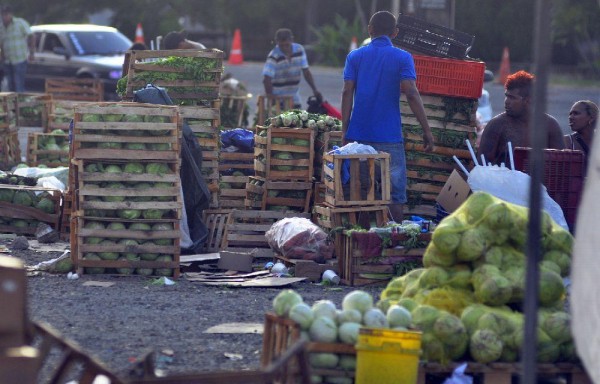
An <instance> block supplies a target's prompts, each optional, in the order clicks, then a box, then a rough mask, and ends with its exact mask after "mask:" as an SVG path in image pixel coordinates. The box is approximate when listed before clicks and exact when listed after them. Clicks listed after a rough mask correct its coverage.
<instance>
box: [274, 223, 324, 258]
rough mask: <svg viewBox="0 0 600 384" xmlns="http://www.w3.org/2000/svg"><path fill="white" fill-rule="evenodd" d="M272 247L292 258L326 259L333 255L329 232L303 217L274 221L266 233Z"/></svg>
mask: <svg viewBox="0 0 600 384" xmlns="http://www.w3.org/2000/svg"><path fill="white" fill-rule="evenodd" d="M265 238H266V239H267V242H268V244H269V246H270V247H271V249H273V250H274V251H275V252H277V253H279V254H281V255H283V256H284V257H287V258H290V259H304V260H317V261H324V260H325V259H331V258H332V257H333V245H332V244H331V243H330V242H329V240H328V238H327V234H326V233H325V232H324V231H323V230H322V229H321V228H319V227H318V226H317V225H315V224H313V223H312V222H311V221H310V220H308V219H305V218H302V217H289V218H285V219H282V220H279V221H277V222H276V223H274V224H273V225H272V226H271V228H270V229H269V230H268V231H267V232H266V233H265Z"/></svg>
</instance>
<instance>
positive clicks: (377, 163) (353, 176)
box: [323, 152, 391, 207]
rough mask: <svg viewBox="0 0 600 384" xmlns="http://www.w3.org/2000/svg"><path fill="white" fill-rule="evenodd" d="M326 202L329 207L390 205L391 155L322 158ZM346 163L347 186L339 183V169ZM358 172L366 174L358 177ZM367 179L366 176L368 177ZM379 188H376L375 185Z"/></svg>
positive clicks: (340, 177)
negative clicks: (347, 163)
mask: <svg viewBox="0 0 600 384" xmlns="http://www.w3.org/2000/svg"><path fill="white" fill-rule="evenodd" d="M323 161H324V164H323V174H324V183H325V187H326V190H325V202H326V203H327V204H329V205H330V206H332V207H348V206H365V205H387V204H389V203H390V201H391V200H390V193H391V185H390V155H389V154H388V153H385V152H380V153H378V154H373V155H368V154H357V155H338V154H331V155H330V154H326V155H324V156H323ZM344 161H348V162H349V165H348V167H347V170H348V176H349V180H348V183H346V184H344V183H343V182H342V168H343V166H344V165H343V163H344ZM361 168H363V172H365V173H366V174H365V175H364V176H365V177H361V176H363V175H361ZM367 175H368V176H367ZM378 184H379V188H378V187H377V185H378Z"/></svg>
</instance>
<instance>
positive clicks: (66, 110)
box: [46, 99, 85, 132]
mask: <svg viewBox="0 0 600 384" xmlns="http://www.w3.org/2000/svg"><path fill="white" fill-rule="evenodd" d="M75 104H85V102H84V101H76V100H60V99H58V100H55V99H50V101H49V102H48V103H47V104H46V106H47V108H48V111H47V112H46V115H47V116H48V124H47V125H46V132H52V131H54V130H55V129H62V130H63V131H64V132H68V131H69V124H70V123H71V120H73V117H75V110H74V106H75Z"/></svg>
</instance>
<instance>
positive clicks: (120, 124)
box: [71, 102, 183, 277]
mask: <svg viewBox="0 0 600 384" xmlns="http://www.w3.org/2000/svg"><path fill="white" fill-rule="evenodd" d="M180 145H181V118H180V114H179V109H178V107H176V106H164V105H155V104H142V103H131V102H120V103H110V102H105V103H87V104H81V105H76V106H75V116H74V127H73V142H72V154H73V156H72V163H73V165H74V172H73V174H74V180H72V183H73V185H74V188H73V191H74V197H73V201H74V206H73V211H72V220H71V224H72V227H71V252H72V258H73V262H74V264H75V265H76V266H77V270H78V272H79V273H116V274H132V273H136V274H141V275H161V276H173V277H178V275H179V253H180V235H181V233H180V227H179V225H180V222H179V220H180V218H181V212H182V208H183V203H182V195H181V181H180V177H179V168H180V150H181V147H180Z"/></svg>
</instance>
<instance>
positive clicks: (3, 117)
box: [0, 92, 18, 133]
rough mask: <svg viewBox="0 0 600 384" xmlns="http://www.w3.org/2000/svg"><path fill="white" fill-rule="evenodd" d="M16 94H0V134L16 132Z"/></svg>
mask: <svg viewBox="0 0 600 384" xmlns="http://www.w3.org/2000/svg"><path fill="white" fill-rule="evenodd" d="M17 95H18V94H17V93H15V92H0V132H2V133H7V132H13V131H14V132H16V131H17Z"/></svg>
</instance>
